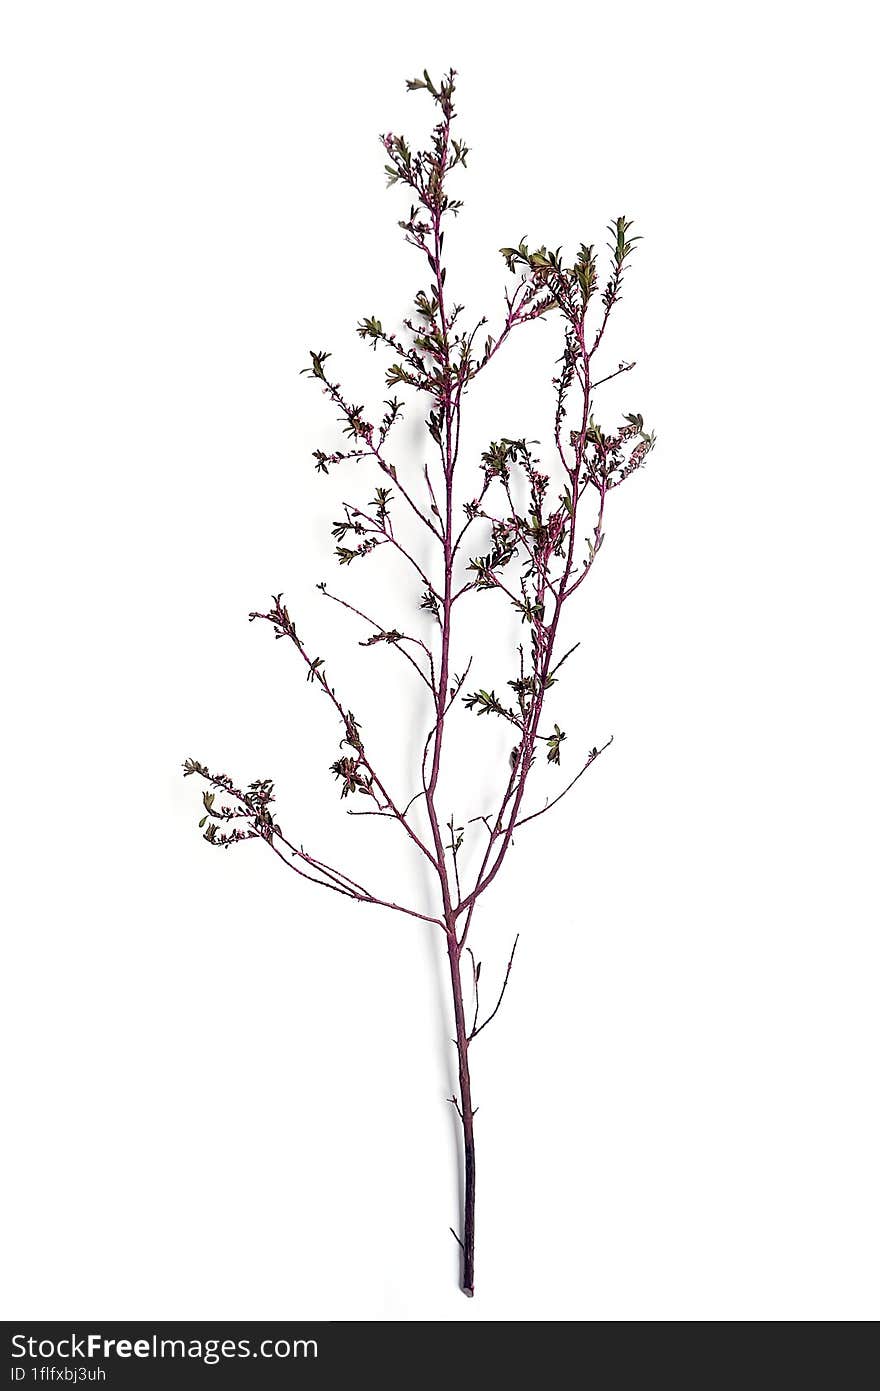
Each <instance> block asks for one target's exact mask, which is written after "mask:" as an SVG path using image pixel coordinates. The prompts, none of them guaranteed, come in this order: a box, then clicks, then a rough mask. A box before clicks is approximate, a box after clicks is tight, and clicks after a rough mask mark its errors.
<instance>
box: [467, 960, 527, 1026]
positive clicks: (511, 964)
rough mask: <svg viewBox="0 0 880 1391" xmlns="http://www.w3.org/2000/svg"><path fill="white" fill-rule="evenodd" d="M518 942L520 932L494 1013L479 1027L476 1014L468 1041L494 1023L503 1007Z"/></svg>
mask: <svg viewBox="0 0 880 1391" xmlns="http://www.w3.org/2000/svg"><path fill="white" fill-rule="evenodd" d="M518 942H519V933H517V934H516V938H515V940H514V943H513V948H512V950H511V953H510V960H509V961H508V963H507V970H506V971H505V972H504V984H503V985H502V987H501V994H500V995H499V996H498V1000H497V1002H496V1005H495V1008H494V1009H493V1011H492V1013H491V1014H490V1015H489V1017H488V1019H484V1020H483V1022H482V1024H480V1025H479V1027H478V1026H477V1019H476V1015H475V1016H474V1027H473V1028H472V1029H471V1031H470V1033H469V1034H468V1043H472V1042H473V1040H474V1039H475V1038H476V1037H477V1035H478V1034H481V1033H482V1032H483V1030H484V1029H485V1027H486V1025H487V1024H491V1023H492V1020H493V1019H494V1018H495V1015H496V1014H497V1013H498V1011H499V1010H500V1008H501V1001H502V1000H503V999H504V992H505V990H506V989H507V982H508V981H509V980H510V972H511V970H512V969H513V958H514V957H515V956H516V947H517V943H518Z"/></svg>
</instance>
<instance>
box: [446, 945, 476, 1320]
mask: <svg viewBox="0 0 880 1391" xmlns="http://www.w3.org/2000/svg"><path fill="white" fill-rule="evenodd" d="M447 946H448V951H449V974H450V977H451V979H452V1003H453V1008H454V1011H455V1045H456V1048H457V1049H458V1083H459V1092H460V1113H461V1128H462V1133H463V1135H464V1230H463V1232H462V1235H461V1244H462V1256H463V1264H462V1276H461V1288H462V1289H463V1290H464V1293H465V1294H466V1295H468V1296H469V1297H471V1296H473V1293H474V1217H475V1212H476V1198H477V1161H476V1150H475V1148H474V1107H473V1101H472V1099H471V1070H470V1064H469V1062H468V1048H469V1043H468V1027H467V1021H466V1020H465V1014H464V999H463V997H462V990H461V947H460V946H459V944H458V942H457V941H456V936H455V929H454V926H453V928H452V930H451V931H450V932H448V933H447Z"/></svg>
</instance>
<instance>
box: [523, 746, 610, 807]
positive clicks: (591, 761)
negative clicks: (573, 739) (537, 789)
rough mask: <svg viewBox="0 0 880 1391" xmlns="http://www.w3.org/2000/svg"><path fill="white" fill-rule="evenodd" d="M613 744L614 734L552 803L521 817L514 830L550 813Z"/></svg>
mask: <svg viewBox="0 0 880 1391" xmlns="http://www.w3.org/2000/svg"><path fill="white" fill-rule="evenodd" d="M613 743H614V735H613V734H612V735H611V736H610V738H608V739H607V740H606V741H605V743H604V744H603V745H602V747H601V748H599V749H592V750H591V751H590V756H589V758H588V759H587V761H586V763H585V764H584V766H583V768H581V771H580V772H579V773H577V774H576V775H575V776H574V777H573V778H572V780H571V782H570V783H569V784H568V786H567V787H564V788H563V789H562V791H561V792H560V793H558V794H557V796H555V797H554V798H553V800H552V802H547V803H546V804H545V805H544V806H543V807H541V809H540V811H533V812H531V813H530V814H529V815H528V816H521V817H520V818H519V820H518V821H514V823H513V829H514V830H515V831H516V830H518V828H519V827H520V826H525V824H526V822H527V821H534V820H535V818H536V817H538V816H543V815H544V812H545V811H549V810H550V808H551V807H555V806H556V803H557V802H561V801H562V799H563V797H564V796H565V795H566V793H567V792H570V791H571V789H572V788H573V787H574V785H575V783H576V782H578V781H579V780H580V779H581V778H582V777H583V776H584V773H585V772H586V771H587V769H588V768H590V767H591V766H592V765H593V764H594V763H595V762H596V759H597V758H598V757H599V755H600V753H604V752H605V750H606V749H607V748H608V747H609V746H610V745H611V744H613Z"/></svg>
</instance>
